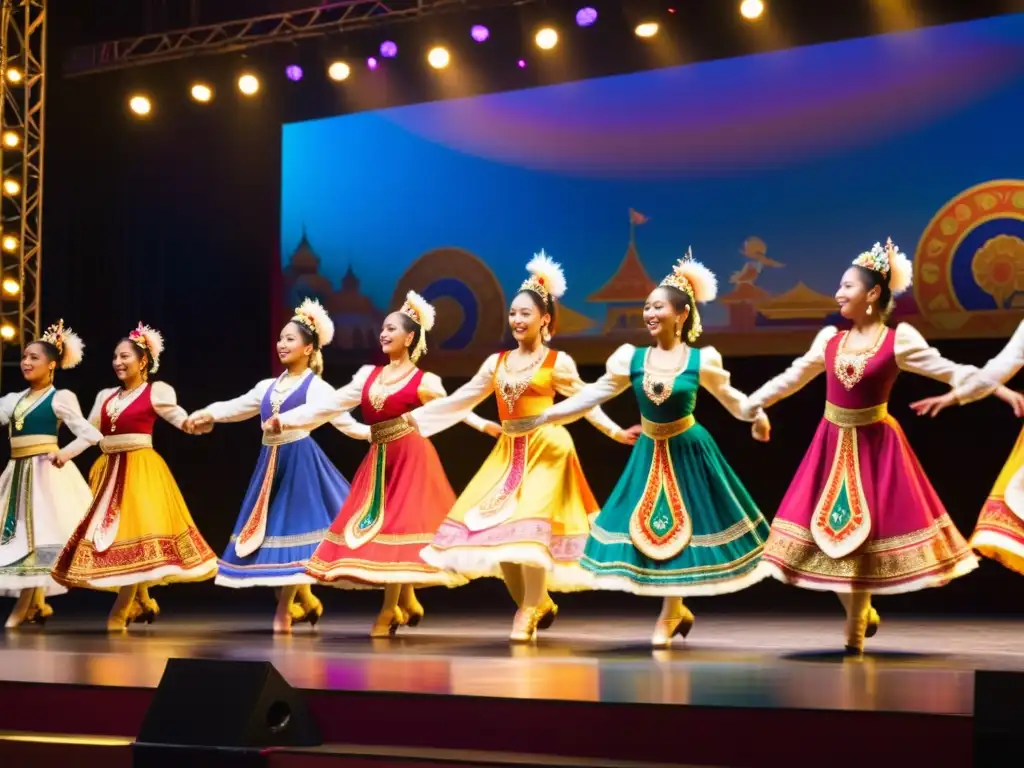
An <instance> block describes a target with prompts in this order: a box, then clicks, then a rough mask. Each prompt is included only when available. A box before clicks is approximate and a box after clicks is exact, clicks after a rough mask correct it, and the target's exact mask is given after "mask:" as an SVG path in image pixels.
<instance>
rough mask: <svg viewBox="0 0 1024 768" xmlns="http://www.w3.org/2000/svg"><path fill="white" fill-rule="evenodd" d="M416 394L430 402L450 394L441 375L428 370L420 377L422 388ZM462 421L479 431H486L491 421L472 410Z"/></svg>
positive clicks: (424, 401) (423, 400) (422, 401)
mask: <svg viewBox="0 0 1024 768" xmlns="http://www.w3.org/2000/svg"><path fill="white" fill-rule="evenodd" d="M416 394H417V395H419V398H420V402H421V403H429V402H430V401H431V400H438V399H440V398H442V397H446V396H447V395H448V393H447V392H446V391H445V389H444V383H442V381H441V377H440V376H438V375H437V374H433V373H427V372H424V374H423V378H422V379H420V388H419V390H418V391H417V392H416ZM462 422H463V423H464V424H466V425H467V426H470V427H472V428H473V429H475V430H476V431H477V432H484V431H485V428H486V427H487V425H488V424H490V423H491V422H490V421H488V420H487V419H484V418H482V417H480V416H477V415H476V414H475V413H473V412H470V413H469V415H467V416H466V418H464V419H463V420H462Z"/></svg>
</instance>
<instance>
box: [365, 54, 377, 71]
mask: <svg viewBox="0 0 1024 768" xmlns="http://www.w3.org/2000/svg"><path fill="white" fill-rule="evenodd" d="M377 63H378V62H377V60H376V59H375V58H373V56H371V57H370V58H368V59H367V60H366V66H367V67H369V68H370V69H371V70H375V69H377Z"/></svg>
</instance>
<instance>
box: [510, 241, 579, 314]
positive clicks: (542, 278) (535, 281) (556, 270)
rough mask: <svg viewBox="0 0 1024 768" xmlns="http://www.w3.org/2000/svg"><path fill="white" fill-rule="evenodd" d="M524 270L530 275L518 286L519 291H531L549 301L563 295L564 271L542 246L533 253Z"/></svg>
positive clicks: (565, 286)
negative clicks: (537, 251)
mask: <svg viewBox="0 0 1024 768" xmlns="http://www.w3.org/2000/svg"><path fill="white" fill-rule="evenodd" d="M526 271H527V272H529V273H530V276H529V277H528V278H527V279H526V280H524V281H523V284H522V285H520V286H519V290H520V291H533V292H534V293H536V294H537V295H538V296H540V297H541V298H542V299H543V300H544V301H545V302H549V303H553V302H555V301H557V300H558V299H561V298H562V297H563V296H564V295H565V290H566V288H567V285H566V282H565V272H563V271H562V267H561V265H559V264H558V263H556V262H555V261H553V260H552V259H551V257H550V256H548V255H547V254H546V253H544V249H543V248H541V251H540V253H535V254H533V258H532V259H530V263H529V264H527V265H526Z"/></svg>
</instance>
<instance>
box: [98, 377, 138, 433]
mask: <svg viewBox="0 0 1024 768" xmlns="http://www.w3.org/2000/svg"><path fill="white" fill-rule="evenodd" d="M146 386H147V384H146V382H142V383H141V384H139V385H138V386H137V387H135V388H134V389H122V390H121V391H120V392H118V393H117V394H116V395H115V396H114V397H112V398H111V399H110V400H109V401H107V417H108V418H109V419H110V433H111V434H113V433H114V432H117V420H118V419H119V418H120V417H121V414H122V413H124V411H125V409H127V408H128V406H130V405H131V404H132V403H134V402H135V401H136V400H137V399H138V397H139V395H141V394H142V393H143V391H145V389H146Z"/></svg>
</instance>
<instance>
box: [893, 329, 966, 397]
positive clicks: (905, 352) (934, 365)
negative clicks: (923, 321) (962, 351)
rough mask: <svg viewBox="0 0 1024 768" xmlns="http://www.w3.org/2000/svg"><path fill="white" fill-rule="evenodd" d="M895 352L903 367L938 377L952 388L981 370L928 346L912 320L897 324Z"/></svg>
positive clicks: (897, 362)
mask: <svg viewBox="0 0 1024 768" xmlns="http://www.w3.org/2000/svg"><path fill="white" fill-rule="evenodd" d="M893 352H894V353H895V355H896V364H897V365H898V366H899V367H900V369H902V370H904V371H909V372H910V373H916V374H918V375H919V376H927V377H928V378H929V379H936V380H937V381H941V382H943V383H945V384H949V385H950V386H951V387H953V388H956V387H958V386H959V385H960V384H962V383H963V382H964V381H965V380H966V379H967V377H968V376H970V375H971V374H973V373H977V371H978V369H977V368H975V367H974V366H973V365H959V364H957V363H954V362H953V361H952V360H947V359H946V358H945V357H943V356H942V355H941V354H940V353H939V350H937V349H936V348H935V347H932V346H929V344H928V342H927V341H925V340H924V336H922V335H921V334H920V332H919V331H918V330H917V329H916V328H915V327H914V326H912V325H910V323H900V324H899V325H897V326H896V340H895V342H894V345H893Z"/></svg>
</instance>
